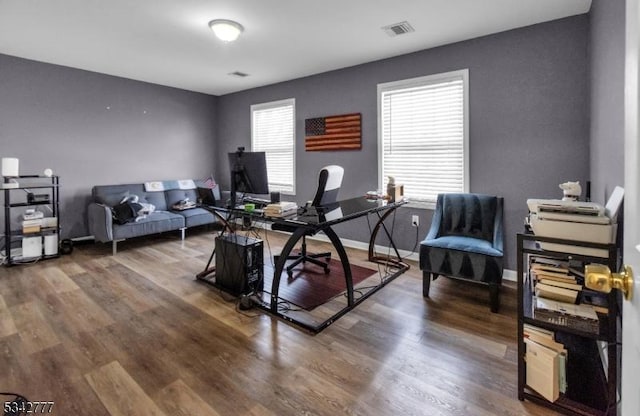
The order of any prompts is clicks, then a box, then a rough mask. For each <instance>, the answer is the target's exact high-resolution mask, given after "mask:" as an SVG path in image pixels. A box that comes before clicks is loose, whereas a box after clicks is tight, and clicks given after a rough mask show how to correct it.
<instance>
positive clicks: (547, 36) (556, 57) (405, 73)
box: [216, 15, 589, 269]
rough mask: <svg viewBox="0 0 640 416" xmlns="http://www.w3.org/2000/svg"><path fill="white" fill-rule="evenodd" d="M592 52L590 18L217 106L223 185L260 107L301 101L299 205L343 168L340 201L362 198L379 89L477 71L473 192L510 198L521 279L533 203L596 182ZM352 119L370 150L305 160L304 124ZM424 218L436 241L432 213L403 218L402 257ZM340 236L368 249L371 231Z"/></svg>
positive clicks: (373, 172)
mask: <svg viewBox="0 0 640 416" xmlns="http://www.w3.org/2000/svg"><path fill="white" fill-rule="evenodd" d="M409 36H410V35H409ZM399 41H400V40H399ZM587 41H588V17H587V16H586V15H581V16H576V17H571V18H566V19H562V20H557V21H553V22H548V23H543V24H539V25H535V26H530V27H526V28H522V29H517V30H512V31H508V32H503V33H499V34H496V35H492V36H486V37H482V38H477V39H474V40H470V41H466V42H460V43H456V44H452V45H447V46H443V47H439V48H434V49H429V50H425V51H421V52H417V53H413V54H408V55H403V56H398V57H395V58H391V59H386V60H382V61H377V62H372V63H368V64H364V65H359V66H355V67H350V68H345V69H341V70H337V71H332V72H328V73H323V74H319V75H315V76H310V77H306V78H301V79H297V80H292V81H288V82H283V83H280V84H276V85H271V86H267V87H262V88H256V89H252V90H249V91H244V92H240V93H235V94H229V95H225V96H222V97H219V101H218V105H219V108H218V110H219V113H218V117H219V120H221V123H220V124H219V126H218V143H217V147H218V150H219V152H218V159H217V161H216V162H217V163H216V173H217V176H218V180H219V181H221V182H223V183H225V184H228V183H229V181H228V173H227V172H228V166H227V161H226V156H224V154H225V153H226V152H229V151H233V150H235V148H236V147H237V146H247V147H249V146H250V143H251V131H250V126H251V123H250V106H251V104H257V103H262V102H268V101H274V100H280V99H285V98H295V100H296V163H297V165H296V178H297V185H296V188H297V195H296V196H295V200H296V201H298V202H304V201H306V200H308V199H310V198H312V196H313V192H314V190H315V187H316V176H317V172H318V171H319V169H320V168H321V167H322V166H324V165H327V164H339V165H342V166H344V167H345V178H344V183H343V186H342V189H341V193H340V196H341V197H350V196H356V195H363V194H364V193H365V192H366V191H369V190H373V189H376V187H377V175H378V159H377V158H378V153H377V110H376V106H377V97H376V86H377V84H378V83H382V82H389V81H396V80H401V79H406V78H412V77H418V76H423V75H429V74H436V73H441V72H446V71H451V70H457V69H463V68H469V88H470V91H469V98H470V158H471V159H470V169H471V172H470V178H471V191H472V192H478V193H487V194H497V195H502V196H504V197H505V215H506V218H505V225H506V240H505V248H506V265H507V267H508V268H510V269H515V253H514V252H515V235H516V233H518V232H521V231H522V230H523V220H524V217H525V216H526V214H527V212H528V211H527V207H526V200H527V198H533V197H535V198H557V197H560V196H561V195H562V194H561V190H560V189H559V188H558V184H559V183H561V182H565V181H567V180H579V181H581V182H583V183H584V181H586V178H587V177H588V173H589V117H588V115H589V83H588V65H589V61H588V56H587ZM300 59H304V57H300ZM354 112H358V113H362V150H359V151H341V152H306V151H305V150H304V120H305V119H307V118H312V117H319V116H327V115H335V114H342V113H354ZM416 213H418V214H419V215H420V219H421V223H420V230H419V238H420V239H422V238H424V236H425V235H426V233H427V231H428V228H429V225H430V221H431V216H432V211H431V210H423V209H414V208H406V209H402V210H401V212H400V213H399V214H398V216H397V218H396V224H397V227H396V231H395V239H396V241H397V242H398V244H399V246H400V247H401V248H404V249H408V250H410V249H412V247H413V246H414V242H415V235H416V234H415V230H414V229H411V225H410V224H411V223H410V221H411V215H412V214H416ZM337 231H338V234H339V235H340V236H341V237H344V238H350V239H355V240H359V241H367V239H368V228H367V223H366V222H364V221H359V222H354V223H352V224H351V223H349V224H345V225H342V226H341V227H340V229H338V230H337Z"/></svg>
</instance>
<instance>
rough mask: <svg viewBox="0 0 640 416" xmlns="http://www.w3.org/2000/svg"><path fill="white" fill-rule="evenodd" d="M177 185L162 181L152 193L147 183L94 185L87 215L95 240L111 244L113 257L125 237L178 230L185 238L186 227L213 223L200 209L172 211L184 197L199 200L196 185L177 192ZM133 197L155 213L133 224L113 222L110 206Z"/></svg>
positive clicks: (207, 214)
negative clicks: (151, 206) (153, 209)
mask: <svg viewBox="0 0 640 416" xmlns="http://www.w3.org/2000/svg"><path fill="white" fill-rule="evenodd" d="M180 182H183V181H180ZM153 183H154V184H158V183H160V182H153ZM178 183H179V182H178V181H165V182H162V184H164V186H160V189H158V190H153V191H149V190H148V189H149V183H147V184H146V186H145V184H143V183H138V184H127V185H100V186H94V187H93V189H92V190H91V202H90V204H89V207H88V213H87V215H88V225H89V231H90V232H91V234H92V235H93V236H94V238H95V240H96V241H98V242H101V243H107V242H111V243H112V247H113V248H112V251H113V254H114V255H115V254H116V252H117V244H118V242H119V241H123V240H126V239H128V238H134V237H141V236H146V235H151V234H157V233H163V232H167V231H177V230H180V232H181V238H182V239H184V237H185V230H186V229H187V228H190V227H195V226H199V225H205V224H212V223H215V222H216V218H215V216H214V215H213V214H212V213H210V212H209V211H207V210H205V209H203V208H191V209H187V210H184V211H177V210H172V209H171V207H172V206H173V205H175V204H176V203H177V202H178V201H181V200H184V199H185V198H189V200H190V201H194V202H195V201H197V199H198V194H197V189H196V188H195V186H194V187H193V188H192V189H180V188H179V185H178ZM194 185H197V184H195V183H194ZM134 195H135V196H137V197H138V200H139V202H141V203H149V204H153V205H154V206H155V211H154V212H152V213H151V214H149V215H148V216H146V217H144V218H139V219H137V220H136V221H133V222H129V223H126V224H117V223H116V222H115V221H114V220H113V217H112V210H111V207H113V206H115V205H117V204H119V203H120V202H121V201H122V200H123V199H124V198H126V197H128V196H134Z"/></svg>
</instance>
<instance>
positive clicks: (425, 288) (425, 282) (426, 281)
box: [422, 270, 432, 298]
mask: <svg viewBox="0 0 640 416" xmlns="http://www.w3.org/2000/svg"><path fill="white" fill-rule="evenodd" d="M431 276H432V274H431V273H429V272H428V271H426V270H423V271H422V296H424V297H425V298H428V297H429V289H430V288H431Z"/></svg>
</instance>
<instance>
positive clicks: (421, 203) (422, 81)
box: [377, 68, 469, 209]
mask: <svg viewBox="0 0 640 416" xmlns="http://www.w3.org/2000/svg"><path fill="white" fill-rule="evenodd" d="M460 78H462V83H463V150H462V151H463V155H462V158H463V164H462V169H463V172H462V181H463V189H462V192H469V69H468V68H465V69H460V70H455V71H449V72H443V73H438V74H432V75H425V76H420V77H415V78H408V79H402V80H397V81H391V82H384V83H379V84H378V85H377V100H378V105H377V110H378V114H377V118H378V141H377V142H378V189H383V187H384V180H385V177H384V176H383V172H382V169H383V160H384V142H383V131H382V129H383V126H382V124H383V123H382V120H383V117H382V105H383V100H382V95H383V93H386V92H389V91H394V90H400V89H406V88H416V87H422V86H428V85H433V84H439V83H443V82H448V81H452V80H457V79H460ZM409 202H410V206H413V207H416V208H427V209H434V208H435V205H436V201H435V200H434V201H428V200H413V201H412V200H411V199H410V200H409Z"/></svg>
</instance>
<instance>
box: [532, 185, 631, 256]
mask: <svg viewBox="0 0 640 416" xmlns="http://www.w3.org/2000/svg"><path fill="white" fill-rule="evenodd" d="M623 196H624V189H622V188H621V187H619V186H617V187H616V188H615V189H614V191H613V192H612V194H611V197H610V198H609V201H608V202H607V205H606V207H605V206H602V205H601V204H597V203H595V202H583V201H564V200H559V199H529V200H527V206H528V207H529V224H530V225H531V229H532V230H533V232H534V234H536V235H539V236H543V237H555V238H562V239H566V240H574V241H585V242H592V243H602V244H610V243H613V242H615V241H616V230H617V228H618V227H617V225H618V224H617V215H618V210H619V208H620V206H621V204H622V199H623ZM541 246H542V248H543V249H545V250H551V251H562V252H568V253H574V254H584V255H590V256H596V257H604V258H606V257H607V256H608V252H607V250H601V249H593V248H587V247H577V246H569V245H563V244H554V243H541Z"/></svg>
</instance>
